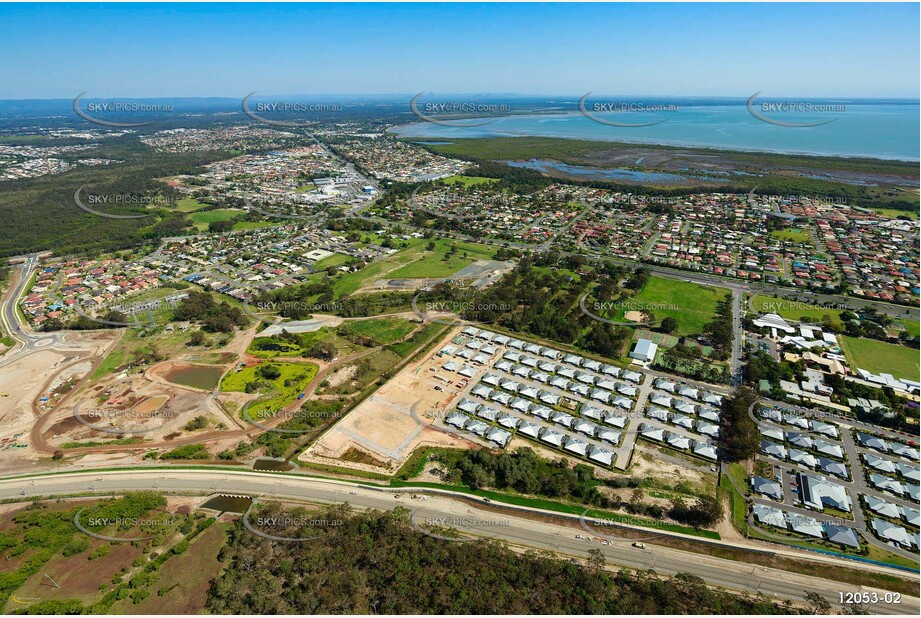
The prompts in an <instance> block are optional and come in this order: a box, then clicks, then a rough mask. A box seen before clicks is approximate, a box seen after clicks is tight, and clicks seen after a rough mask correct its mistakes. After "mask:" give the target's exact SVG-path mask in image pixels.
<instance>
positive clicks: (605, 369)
mask: <svg viewBox="0 0 921 618" xmlns="http://www.w3.org/2000/svg"><path fill="white" fill-rule="evenodd" d="M601 373H603V374H604V375H606V376H614V377H615V378H618V377H620V367H615V366H614V365H602V367H601Z"/></svg>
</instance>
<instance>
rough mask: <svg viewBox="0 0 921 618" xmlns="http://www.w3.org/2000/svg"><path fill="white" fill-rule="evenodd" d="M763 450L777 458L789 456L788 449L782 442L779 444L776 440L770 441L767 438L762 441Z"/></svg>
mask: <svg viewBox="0 0 921 618" xmlns="http://www.w3.org/2000/svg"><path fill="white" fill-rule="evenodd" d="M761 452H762V453H764V454H765V455H770V456H771V457H776V458H777V459H786V458H787V449H786V448H784V446H783V445H782V444H777V443H775V442H768V441H767V440H762V441H761Z"/></svg>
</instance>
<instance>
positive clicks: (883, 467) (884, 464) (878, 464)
mask: <svg viewBox="0 0 921 618" xmlns="http://www.w3.org/2000/svg"><path fill="white" fill-rule="evenodd" d="M860 457H861V459H863V461H864V463H865V464H867V466H869V467H871V468H873V469H874V470H879V471H880V472H886V473H889V474H894V473H895V470H896V468H895V462H894V461H892V460H889V459H885V458H883V457H880V456H879V455H873V454H872V453H861V454H860Z"/></svg>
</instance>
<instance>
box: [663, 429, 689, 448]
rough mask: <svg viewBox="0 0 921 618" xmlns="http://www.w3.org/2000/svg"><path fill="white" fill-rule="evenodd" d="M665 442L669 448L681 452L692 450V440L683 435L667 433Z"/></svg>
mask: <svg viewBox="0 0 921 618" xmlns="http://www.w3.org/2000/svg"><path fill="white" fill-rule="evenodd" d="M665 441H666V442H667V443H668V445H669V446H671V447H673V448H677V449H681V450H687V449H689V448H691V439H690V438H686V437H685V436H682V435H681V434H677V433H671V432H666V433H665Z"/></svg>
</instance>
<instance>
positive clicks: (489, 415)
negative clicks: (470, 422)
mask: <svg viewBox="0 0 921 618" xmlns="http://www.w3.org/2000/svg"><path fill="white" fill-rule="evenodd" d="M476 415H477V416H479V417H480V418H482V419H485V420H487V421H490V422H492V421H494V420H496V418H498V416H499V411H498V410H496V409H495V408H493V407H490V406H480V409H479V410H477V411H476Z"/></svg>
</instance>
